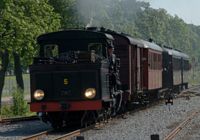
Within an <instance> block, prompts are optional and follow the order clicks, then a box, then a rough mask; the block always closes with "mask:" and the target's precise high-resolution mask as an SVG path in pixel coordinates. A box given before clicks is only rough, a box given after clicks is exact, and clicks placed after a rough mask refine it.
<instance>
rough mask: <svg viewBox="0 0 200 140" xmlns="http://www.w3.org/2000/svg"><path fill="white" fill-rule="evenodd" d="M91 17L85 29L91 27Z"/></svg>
mask: <svg viewBox="0 0 200 140" xmlns="http://www.w3.org/2000/svg"><path fill="white" fill-rule="evenodd" d="M92 22H93V17H91V18H90V22H89V23H88V24H87V25H86V28H89V27H92Z"/></svg>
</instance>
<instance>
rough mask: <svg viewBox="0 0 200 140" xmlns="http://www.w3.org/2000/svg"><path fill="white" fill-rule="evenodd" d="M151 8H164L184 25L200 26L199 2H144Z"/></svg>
mask: <svg viewBox="0 0 200 140" xmlns="http://www.w3.org/2000/svg"><path fill="white" fill-rule="evenodd" d="M144 1H148V2H150V5H151V7H152V8H155V9H158V8H164V9H166V10H167V11H168V13H169V14H170V15H177V16H178V17H180V18H182V19H183V20H184V21H185V22H186V23H189V24H190V23H191V24H194V25H200V0H144Z"/></svg>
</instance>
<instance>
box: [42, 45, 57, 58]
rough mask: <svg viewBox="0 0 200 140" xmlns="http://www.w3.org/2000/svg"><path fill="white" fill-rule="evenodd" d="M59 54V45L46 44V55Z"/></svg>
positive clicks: (54, 55)
mask: <svg viewBox="0 0 200 140" xmlns="http://www.w3.org/2000/svg"><path fill="white" fill-rule="evenodd" d="M56 56H58V45H56V44H48V45H45V46H44V57H47V58H48V57H56Z"/></svg>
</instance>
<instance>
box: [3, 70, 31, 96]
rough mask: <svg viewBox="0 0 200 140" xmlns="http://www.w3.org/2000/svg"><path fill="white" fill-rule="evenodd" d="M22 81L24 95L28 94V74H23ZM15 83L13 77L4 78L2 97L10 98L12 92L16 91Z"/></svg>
mask: <svg viewBox="0 0 200 140" xmlns="http://www.w3.org/2000/svg"><path fill="white" fill-rule="evenodd" d="M23 80H24V93H25V94H30V76H29V74H23ZM16 87H17V83H16V79H15V76H14V75H11V76H10V75H8V76H6V77H5V84H4V88H3V94H2V95H3V96H10V95H11V93H12V91H13V90H14V89H16Z"/></svg>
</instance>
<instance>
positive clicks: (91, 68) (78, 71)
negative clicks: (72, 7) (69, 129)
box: [30, 30, 119, 126]
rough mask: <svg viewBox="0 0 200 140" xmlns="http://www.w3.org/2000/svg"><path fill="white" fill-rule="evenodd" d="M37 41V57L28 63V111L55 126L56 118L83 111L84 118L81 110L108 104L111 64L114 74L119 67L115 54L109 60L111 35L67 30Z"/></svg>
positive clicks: (65, 118)
mask: <svg viewBox="0 0 200 140" xmlns="http://www.w3.org/2000/svg"><path fill="white" fill-rule="evenodd" d="M37 41H38V44H39V46H40V52H39V57H36V58H34V62H33V64H32V65H31V66H30V78H31V103H30V109H31V111H33V112H40V113H39V114H40V115H41V114H42V116H45V117H46V118H47V119H46V120H45V121H50V122H51V123H52V124H53V126H55V125H56V126H57V124H61V122H60V121H59V120H62V121H65V122H67V121H66V120H69V118H70V117H69V116H70V115H68V114H70V112H72V113H73V112H76V111H79V112H82V113H81V115H80V116H81V117H80V119H81V120H84V119H85V118H82V116H85V115H83V114H84V113H83V112H85V111H94V110H96V111H97V110H102V108H103V106H104V108H105V105H103V104H107V105H108V106H109V105H110V102H112V101H113V99H112V98H113V96H112V94H113V93H112V91H111V85H112V84H111V83H112V81H111V78H110V72H111V70H110V69H111V68H110V67H112V68H113V67H115V68H113V69H115V73H116V72H117V70H116V69H117V68H118V67H119V62H118V61H116V60H117V59H116V58H115V57H112V60H110V57H111V54H110V48H112V49H113V48H114V46H113V45H112V41H113V38H112V36H111V35H108V34H104V33H99V32H94V31H84V30H68V31H60V32H54V33H49V34H44V35H41V36H39V37H38V40H37ZM112 55H113V54H112ZM117 62H118V63H117ZM113 63H115V65H114V64H113ZM64 116H65V117H64ZM66 116H67V117H66ZM72 116H74V115H72ZM76 116H77V115H76ZM78 116H79V115H78ZM93 116H95V115H93ZM63 117H64V118H63ZM56 118H57V119H56ZM58 118H59V119H58ZM58 121H59V123H58Z"/></svg>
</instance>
